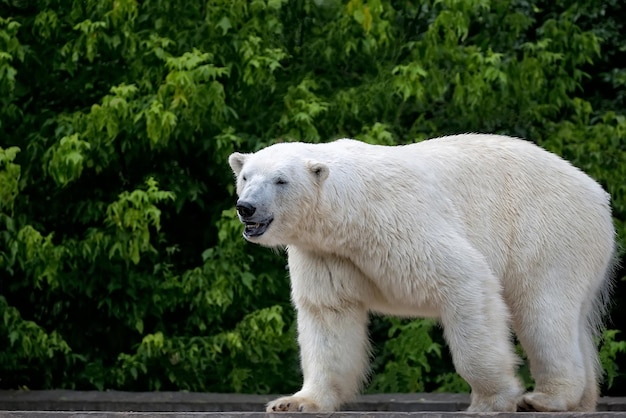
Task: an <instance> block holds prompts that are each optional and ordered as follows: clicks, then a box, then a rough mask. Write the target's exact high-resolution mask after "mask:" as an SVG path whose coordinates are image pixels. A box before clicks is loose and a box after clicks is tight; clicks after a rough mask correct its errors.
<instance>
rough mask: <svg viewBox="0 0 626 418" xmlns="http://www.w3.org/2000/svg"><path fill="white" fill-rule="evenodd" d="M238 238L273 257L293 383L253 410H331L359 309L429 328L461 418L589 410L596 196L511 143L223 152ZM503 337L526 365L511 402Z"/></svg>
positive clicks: (351, 383) (600, 224)
mask: <svg viewBox="0 0 626 418" xmlns="http://www.w3.org/2000/svg"><path fill="white" fill-rule="evenodd" d="M229 163H230V166H231V168H232V170H233V171H234V173H235V175H236V183H237V194H238V197H239V198H238V200H237V203H236V210H237V213H238V216H239V219H240V221H241V222H243V223H244V224H245V228H244V232H243V236H244V237H245V239H246V240H248V241H250V242H253V243H258V244H261V245H263V246H268V247H286V249H287V255H288V263H289V274H290V279H291V290H292V300H293V303H294V305H295V308H296V311H297V329H298V342H299V346H300V357H301V365H302V371H303V378H304V382H303V386H302V389H301V390H300V391H298V392H297V393H295V394H294V395H293V396H287V397H282V398H280V399H277V400H275V401H273V402H270V403H269V404H268V405H267V411H268V412H271V411H305V412H311V411H335V410H337V409H338V408H340V406H341V405H342V403H344V402H346V401H348V400H350V399H351V398H352V397H353V396H355V395H356V394H357V393H358V391H359V389H360V387H361V385H362V384H363V381H364V380H365V377H366V375H367V369H368V367H367V365H368V356H369V352H368V335H367V324H368V314H369V313H370V312H373V313H379V314H386V315H397V316H402V317H433V318H438V320H439V321H440V323H441V325H442V326H443V330H444V336H445V338H446V341H447V344H448V346H449V348H450V351H451V354H452V358H453V362H454V365H455V368H456V370H457V372H458V373H459V374H460V375H461V376H462V377H463V378H464V379H465V380H466V381H467V382H468V383H469V384H470V386H471V391H472V393H471V405H470V407H469V411H516V410H517V409H518V408H520V409H531V410H537V411H592V410H594V409H595V405H596V401H597V397H598V378H599V374H600V367H599V361H598V354H597V349H596V346H595V342H594V338H595V337H596V336H597V333H598V331H599V329H600V327H601V316H602V314H603V311H604V309H605V308H604V307H605V303H606V299H607V295H608V293H609V290H610V289H609V288H610V280H609V279H608V275H609V273H610V269H611V264H612V260H613V254H614V250H615V230H614V227H613V223H612V218H611V209H610V198H609V195H608V194H607V193H606V192H605V191H604V190H603V189H602V188H601V187H600V186H599V185H598V184H597V183H596V182H595V181H594V180H592V179H591V178H590V177H588V176H587V175H586V174H584V173H583V172H581V171H580V170H578V169H577V168H575V167H573V166H572V165H570V164H569V163H568V162H566V161H565V160H563V159H561V158H560V157H558V156H556V155H554V154H552V153H549V152H548V151H545V150H543V149H542V148H540V147H538V146H536V145H534V144H532V143H530V142H528V141H525V140H521V139H514V138H509V137H505V136H497V135H479V134H465V135H455V136H448V137H442V138H436V139H431V140H428V141H423V142H420V143H416V144H410V145H403V146H393V147H388V146H377V145H369V144H365V143H362V142H359V141H355V140H350V139H341V140H338V141H335V142H330V143H326V144H306V143H278V144H275V145H272V146H269V147H267V148H265V149H262V150H260V151H258V152H256V153H253V154H242V153H233V154H232V155H231V156H230V158H229ZM511 329H512V330H513V331H514V332H515V335H516V336H517V338H518V340H519V341H520V342H521V344H522V346H523V348H524V350H525V352H526V354H527V356H528V359H529V362H530V369H531V373H532V376H533V378H534V381H535V387H534V391H532V392H529V393H524V391H523V388H522V385H521V384H520V381H519V380H518V377H517V376H516V365H517V364H518V359H517V358H516V355H515V353H514V346H513V344H512V341H511V340H512V336H511Z"/></svg>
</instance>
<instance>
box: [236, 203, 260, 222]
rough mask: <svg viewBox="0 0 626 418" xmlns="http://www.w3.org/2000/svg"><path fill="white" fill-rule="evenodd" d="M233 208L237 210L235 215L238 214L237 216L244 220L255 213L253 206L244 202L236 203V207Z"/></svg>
mask: <svg viewBox="0 0 626 418" xmlns="http://www.w3.org/2000/svg"><path fill="white" fill-rule="evenodd" d="M235 208H236V209H237V213H239V216H241V217H242V218H244V219H245V218H249V217H251V216H252V215H254V212H256V208H255V207H254V206H252V205H251V204H250V203H248V202H246V201H241V200H238V201H237V205H236V206H235Z"/></svg>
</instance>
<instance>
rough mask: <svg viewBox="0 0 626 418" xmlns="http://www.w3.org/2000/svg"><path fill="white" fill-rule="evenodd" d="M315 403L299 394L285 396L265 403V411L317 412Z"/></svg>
mask: <svg viewBox="0 0 626 418" xmlns="http://www.w3.org/2000/svg"><path fill="white" fill-rule="evenodd" d="M319 410H320V408H319V406H318V405H317V403H315V402H314V401H313V400H311V399H309V398H304V397H301V396H285V397H283V398H278V399H276V400H274V401H271V402H269V403H268V404H267V407H266V411H267V412H318V411H319Z"/></svg>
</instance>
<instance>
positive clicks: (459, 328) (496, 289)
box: [441, 260, 523, 412]
mask: <svg viewBox="0 0 626 418" xmlns="http://www.w3.org/2000/svg"><path fill="white" fill-rule="evenodd" d="M463 267H465V268H463V270H462V271H463V275H464V276H465V277H464V278H462V279H456V280H455V285H458V287H457V288H456V289H454V291H453V292H449V293H446V295H445V296H446V302H447V303H446V305H445V306H444V309H443V310H442V315H441V321H442V324H443V328H444V335H445V337H446V340H447V342H448V345H449V346H450V351H451V353H452V358H453V361H454V365H455V368H456V370H457V372H458V373H459V374H460V375H461V377H463V378H464V379H465V380H466V381H467V382H468V383H469V384H470V386H471V388H472V394H471V405H470V407H469V409H468V411H470V412H515V411H516V410H517V404H518V402H519V399H520V397H521V395H522V393H523V388H522V385H521V384H520V382H519V379H518V377H517V376H516V372H515V370H516V368H517V363H518V358H517V356H516V355H515V353H514V350H513V344H512V341H511V330H510V328H509V313H508V309H507V306H506V304H505V303H504V300H503V298H502V296H501V292H500V285H499V283H498V279H497V278H496V277H495V276H494V275H493V274H492V273H491V272H490V271H489V269H488V267H487V266H486V265H483V264H482V263H481V262H480V261H478V260H473V262H471V263H467V264H465V265H464V266H463ZM459 273H460V272H459ZM472 273H473V274H472ZM447 290H448V291H450V290H452V287H448V289H447Z"/></svg>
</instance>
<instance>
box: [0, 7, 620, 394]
mask: <svg viewBox="0 0 626 418" xmlns="http://www.w3.org/2000/svg"><path fill="white" fill-rule="evenodd" d="M1 3H2V5H3V6H2V12H1V13H2V15H1V16H0V293H1V294H2V296H0V312H1V314H2V318H3V321H2V322H1V323H0V374H1V375H2V376H3V378H2V380H0V386H1V387H4V388H18V387H20V388H26V387H28V388H32V389H38V388H52V387H58V388H77V389H94V388H97V389H126V390H158V389H160V390H167V389H172V390H175V389H184V390H194V391H240V392H259V393H267V392H288V391H291V390H293V389H295V388H296V387H297V385H298V383H299V380H300V377H299V374H298V373H299V372H298V366H297V348H296V346H295V338H294V337H295V336H294V331H293V330H294V326H293V325H294V324H293V321H294V314H293V310H292V308H291V307H290V303H289V284H288V278H287V272H286V270H285V266H284V264H285V261H284V257H283V255H282V254H277V253H273V252H271V251H268V250H265V249H262V248H258V247H256V246H252V245H250V244H247V243H246V242H245V241H244V240H243V239H242V238H241V225H240V224H239V222H238V220H237V219H236V216H235V212H234V210H233V207H232V206H233V202H234V199H235V198H234V187H233V179H232V175H231V173H230V170H229V168H228V165H227V162H226V160H227V157H228V155H229V154H230V153H231V152H233V151H234V150H241V151H252V150H256V149H259V148H261V147H263V146H266V145H268V144H270V143H272V142H275V141H278V140H306V141H313V142H317V141H326V140H330V139H334V138H337V137H343V136H347V137H356V138H359V139H362V140H364V141H367V142H370V143H376V144H387V145H391V144H399V143H407V142H412V141H416V140H422V139H424V138H427V137H431V136H438V135H442V134H448V133H458V132H468V131H480V132H493V133H504V134H509V135H515V136H521V137H526V138H529V139H531V140H535V141H537V142H538V143H540V144H541V145H542V146H544V147H546V148H548V149H550V150H552V151H554V152H556V153H557V154H559V155H562V156H564V157H566V158H568V159H569V160H571V161H572V162H573V163H574V164H575V165H576V166H578V167H580V168H581V169H583V170H585V171H586V172H588V173H589V174H590V175H592V176H593V177H594V178H596V179H597V180H598V181H599V182H600V183H601V184H602V185H603V186H604V187H605V188H606V189H607V190H608V191H609V192H610V193H611V195H612V198H613V207H614V217H615V222H616V225H617V229H618V232H619V234H620V239H621V240H622V243H624V241H623V240H624V237H626V185H625V184H624V178H626V119H625V118H626V105H625V102H624V100H625V98H626V69H624V68H623V63H622V60H621V57H622V55H623V52H624V47H623V45H624V44H626V39H625V37H626V35H625V34H626V30H625V28H624V22H625V21H626V19H624V17H626V15H625V14H624V13H625V9H624V6H622V5H621V2H619V1H617V0H603V1H601V2H590V1H583V0H581V1H573V0H567V1H565V0H558V1H555V2H545V1H534V0H471V1H455V0H420V1H417V2H406V1H383V0H346V1H343V2H342V1H339V0H315V1H313V0H292V1H286V0H254V1H249V0H209V1H203V2H195V1H182V0H146V1H142V2H137V1H135V0H70V1H59V0H33V1H28V2H23V1H9V2H6V1H5V2H1ZM622 248H626V246H623V247H622ZM620 256H621V257H623V253H622V254H621V255H620ZM623 276H624V270H619V271H618V277H617V283H618V285H617V290H616V292H615V300H616V307H615V309H616V311H618V310H619V309H620V308H623V305H624V304H626V298H625V296H626V295H625V293H624V292H625V290H626V289H625V288H624V283H623ZM376 324H377V325H376V327H377V328H376V329H375V330H374V333H373V336H374V339H375V341H374V343H375V346H376V347H378V348H379V351H378V353H377V354H378V356H377V359H376V361H375V363H374V369H373V375H372V385H371V389H370V390H373V391H383V390H384V391H409V390H413V391H414V390H453V391H462V390H467V385H466V384H465V383H464V382H463V381H462V380H460V378H459V377H458V376H457V375H456V374H454V372H453V368H452V366H451V363H450V361H449V354H448V353H447V350H446V349H445V348H444V343H443V340H442V337H441V334H440V331H439V328H438V327H435V326H434V324H433V322H432V321H406V320H403V321H400V320H395V319H394V320H384V319H379V320H377V322H376ZM614 327H615V328H616V329H614V330H609V331H607V333H606V334H605V339H604V345H603V346H602V352H601V356H602V364H603V367H604V368H605V369H606V370H607V385H608V386H610V385H613V386H614V387H618V386H619V384H620V382H623V381H624V374H623V369H624V367H623V363H624V361H625V360H624V355H623V354H624V341H622V340H620V338H619V337H620V335H621V334H619V333H618V330H620V329H624V327H626V323H624V322H623V320H622V319H620V318H619V317H618V318H615V319H614ZM609 393H610V392H609Z"/></svg>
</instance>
